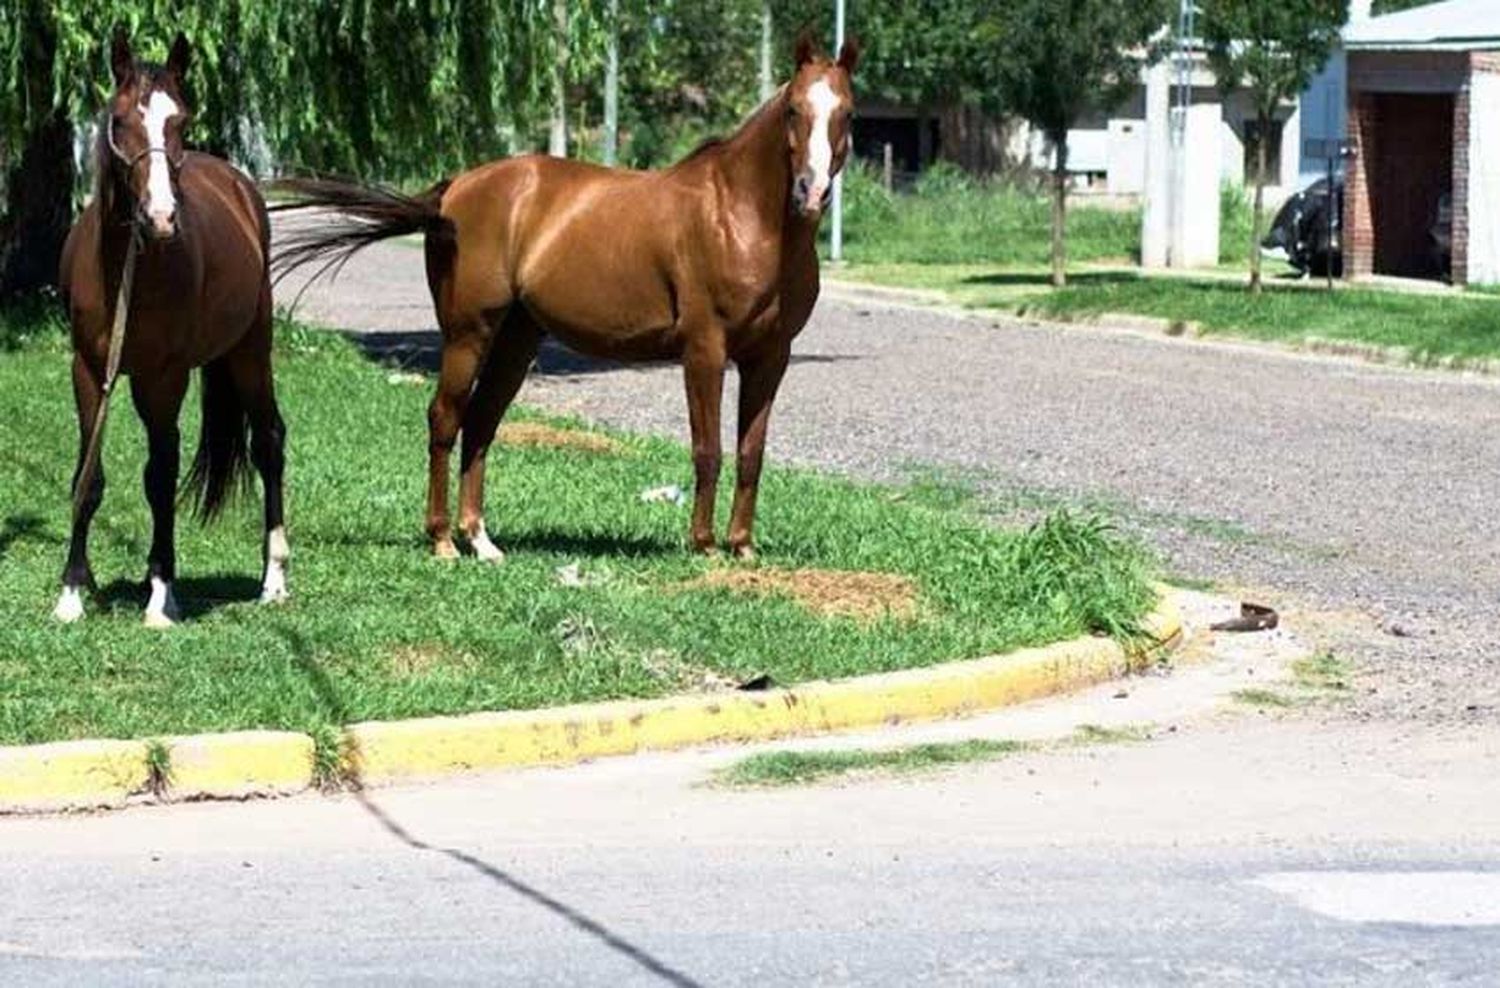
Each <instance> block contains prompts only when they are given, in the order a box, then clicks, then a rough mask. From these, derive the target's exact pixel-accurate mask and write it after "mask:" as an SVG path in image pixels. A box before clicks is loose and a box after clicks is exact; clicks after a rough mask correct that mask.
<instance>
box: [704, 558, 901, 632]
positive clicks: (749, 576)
mask: <svg viewBox="0 0 1500 988" xmlns="http://www.w3.org/2000/svg"><path fill="white" fill-rule="evenodd" d="M690 586H706V587H722V588H724V589H727V590H735V591H738V592H740V593H752V594H760V595H778V596H785V597H791V598H792V599H793V600H795V601H796V602H797V603H799V604H801V605H802V606H803V607H806V608H807V609H808V610H810V611H813V612H814V613H817V614H823V615H827V616H830V617H848V618H854V619H856V620H860V621H874V620H876V619H877V618H882V617H894V618H900V619H903V620H905V619H909V618H912V617H915V616H916V613H917V587H916V584H915V583H913V582H912V581H911V580H909V579H908V578H906V577H904V576H898V575H896V574H895V573H861V572H846V571H843V570H830V569H790V570H788V569H773V568H761V569H717V570H714V571H713V572H711V573H707V574H705V575H704V576H702V577H700V578H699V579H697V580H695V581H693V583H692V584H690Z"/></svg>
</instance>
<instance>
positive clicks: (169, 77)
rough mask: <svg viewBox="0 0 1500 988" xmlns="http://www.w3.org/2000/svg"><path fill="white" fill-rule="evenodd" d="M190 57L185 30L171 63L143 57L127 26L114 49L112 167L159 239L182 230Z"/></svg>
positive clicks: (109, 122)
mask: <svg viewBox="0 0 1500 988" xmlns="http://www.w3.org/2000/svg"><path fill="white" fill-rule="evenodd" d="M191 58H192V48H191V46H190V45H189V44H188V40H187V38H185V37H183V36H182V35H181V34H179V35H177V40H176V41H174V42H173V43H172V53H171V54H170V55H169V56H168V57H167V64H166V65H160V66H158V65H146V64H143V63H138V62H137V61H136V60H135V55H134V54H132V53H131V50H130V39H129V38H128V37H126V35H125V32H124V31H123V30H117V31H116V32H115V37H114V43H113V45H112V46H111V50H110V66H111V69H112V70H113V72H114V79H115V92H114V95H113V96H112V97H110V101H109V107H108V111H107V112H106V114H105V117H104V128H105V130H104V134H105V140H106V141H107V142H108V147H109V152H110V155H109V157H110V167H111V168H112V169H114V171H115V174H116V175H118V176H119V178H120V180H121V182H122V184H123V187H124V188H126V189H128V190H129V191H130V201H131V202H132V203H133V204H134V209H133V212H134V215H135V217H136V220H137V222H138V223H139V225H140V226H141V227H142V228H143V229H145V230H146V231H148V232H149V233H150V235H151V236H153V237H155V238H157V239H160V240H165V239H167V238H170V237H174V236H176V235H177V203H178V199H179V196H178V186H177V172H178V170H179V169H180V168H181V166H182V156H183V147H182V131H183V127H184V126H185V125H186V124H187V120H188V114H189V107H188V103H187V99H186V98H185V96H184V88H185V87H184V85H183V80H184V79H185V78H186V76H187V70H188V63H189V61H190V60H191Z"/></svg>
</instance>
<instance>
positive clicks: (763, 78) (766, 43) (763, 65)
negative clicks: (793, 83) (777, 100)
mask: <svg viewBox="0 0 1500 988" xmlns="http://www.w3.org/2000/svg"><path fill="white" fill-rule="evenodd" d="M771 26H772V25H771V0H760V101H761V102H762V103H764V102H765V101H766V100H768V99H770V98H771V94H772V93H774V92H775V91H776V83H775V81H774V80H773V79H772V78H771Z"/></svg>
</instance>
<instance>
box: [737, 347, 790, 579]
mask: <svg viewBox="0 0 1500 988" xmlns="http://www.w3.org/2000/svg"><path fill="white" fill-rule="evenodd" d="M790 354H791V351H790V349H789V347H787V346H778V347H776V348H775V349H774V350H773V351H771V352H770V353H768V354H764V355H761V356H758V357H756V358H754V359H746V360H742V361H740V362H739V368H740V422H739V449H738V456H737V462H736V465H735V478H734V480H735V483H734V509H733V510H732V511H731V512H730V516H729V551H730V552H732V553H734V554H735V555H736V556H738V557H739V558H740V559H753V558H754V557H755V548H754V535H753V532H754V528H755V500H756V497H757V495H758V494H759V492H760V468H761V462H762V460H763V458H764V456H765V451H766V430H767V428H768V427H769V425H770V421H771V405H772V403H774V402H775V401H776V390H777V388H779V387H780V386H781V379H782V377H783V375H785V374H786V365H787V361H788V359H789V357H790Z"/></svg>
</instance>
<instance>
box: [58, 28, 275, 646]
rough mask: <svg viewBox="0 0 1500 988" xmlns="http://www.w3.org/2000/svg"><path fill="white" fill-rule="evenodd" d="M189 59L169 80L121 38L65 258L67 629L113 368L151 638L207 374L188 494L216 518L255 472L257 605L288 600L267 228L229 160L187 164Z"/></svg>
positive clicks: (80, 584) (84, 550)
mask: <svg viewBox="0 0 1500 988" xmlns="http://www.w3.org/2000/svg"><path fill="white" fill-rule="evenodd" d="M190 58H191V50H190V47H189V45H188V42H187V39H186V38H184V37H183V36H181V35H178V37H177V40H176V41H175V43H174V44H173V45H172V50H171V55H170V57H169V58H168V59H167V63H166V65H164V66H155V65H146V64H140V63H137V62H136V60H135V58H134V56H133V55H132V54H131V51H130V42H129V40H128V39H127V38H126V37H125V35H124V34H123V33H121V32H117V33H116V35H115V38H114V44H113V47H112V51H111V66H112V69H113V73H114V83H115V91H114V95H113V96H111V97H110V100H109V104H108V107H107V109H106V110H105V112H104V114H103V117H102V118H101V124H100V128H99V130H100V134H99V139H98V142H97V145H96V147H95V164H96V166H97V167H96V171H97V177H96V185H95V192H94V197H93V200H92V201H91V202H90V204H89V205H88V207H87V208H86V209H85V210H84V211H83V214H82V215H81V216H80V217H79V218H78V222H77V223H76V224H74V226H73V230H72V232H71V233H70V234H69V235H68V240H67V244H66V246H65V247H64V248H63V258H62V272H61V274H62V286H63V294H64V297H65V298H66V299H67V302H68V312H69V316H70V319H71V322H72V328H73V393H74V397H75V398H76V400H77V404H78V429H79V452H78V467H77V470H76V472H75V474H74V477H73V487H74V511H73V533H72V539H71V544H70V546H69V549H68V564H67V568H66V570H65V571H64V572H63V581H62V582H63V589H62V595H61V597H60V598H59V599H58V602H57V608H56V610H55V611H54V614H55V616H56V617H57V618H58V620H61V621H76V620H78V619H79V618H80V617H82V616H83V591H84V589H85V588H86V587H91V586H92V585H93V572H92V570H91V568H90V566H89V559H88V534H89V525H90V523H91V522H92V521H93V517H94V513H95V511H97V510H98V508H99V503H100V501H101V499H102V498H103V495H104V470H103V466H102V464H99V463H98V462H97V456H96V454H97V441H98V438H97V437H96V433H98V432H100V431H101V430H102V428H103V416H102V415H101V414H100V413H101V410H102V408H103V406H104V405H106V404H107V402H108V399H109V389H110V387H111V386H112V384H113V379H112V378H113V371H114V369H115V366H114V365H115V363H116V360H117V361H118V369H119V371H120V372H121V373H124V374H128V375H129V377H130V395H131V398H132V400H133V402H134V404H135V409H136V412H137V413H138V414H139V415H140V417H141V420H142V422H143V423H144V424H145V427H146V443H147V459H146V471H145V488H146V500H147V502H148V503H149V504H150V506H151V517H152V524H153V529H154V531H153V534H152V539H151V550H150V554H149V556H148V558H147V578H148V580H149V582H150V589H151V596H150V600H149V602H148V603H147V605H146V619H145V620H146V624H147V625H150V626H152V627H166V626H169V625H171V624H172V623H173V622H174V621H176V620H177V619H178V616H179V615H178V609H177V603H176V600H175V598H174V595H173V592H172V581H173V579H174V578H175V570H176V548H175V545H174V532H173V530H174V525H175V517H174V515H175V512H174V508H175V501H176V493H177V475H178V466H179V450H178V446H179V436H178V429H177V414H178V411H179V410H180V409H181V407H182V400H183V397H184V395H185V394H186V393H187V387H188V378H189V376H190V375H191V372H192V371H193V369H194V368H197V367H202V368H203V424H202V434H201V438H200V440H199V446H198V453H197V457H196V459H195V461H194V463H193V467H192V472H191V475H190V477H189V486H190V488H191V489H193V490H194V491H195V492H196V493H197V495H198V507H199V511H200V514H202V515H203V516H204V517H205V518H212V517H213V516H214V515H215V514H216V513H217V512H218V510H219V508H220V507H221V506H222V505H223V504H224V502H225V499H226V498H227V497H228V495H229V494H230V493H232V491H233V489H234V487H235V486H236V484H237V483H238V482H240V481H242V480H244V478H245V469H246V460H247V459H249V460H252V461H253V462H254V464H255V466H256V468H257V469H258V470H259V472H260V476H261V480H262V482H263V483H264V486H265V511H266V514H265V531H266V536H265V571H264V583H263V586H262V599H263V600H267V601H276V600H281V599H283V598H285V596H286V592H287V591H286V574H285V566H286V560H287V551H288V550H287V542H286V534H285V531H284V530H283V526H282V491H281V483H282V479H281V478H282V464H283V458H282V447H283V443H284V440H285V429H284V427H283V425H282V421H281V416H280V414H279V413H278V411H277V408H276V397H275V392H274V389H273V387H272V382H271V283H270V276H269V267H268V262H269V258H270V223H269V220H268V218H267V216H266V208H265V203H264V201H263V200H262V199H261V197H260V194H259V192H257V190H256V188H255V186H254V184H253V183H252V182H251V181H250V180H249V179H248V178H246V177H245V176H244V175H242V174H240V173H239V172H238V171H236V170H235V169H234V168H233V167H231V166H230V165H229V164H228V163H226V162H224V161H222V160H220V159H218V158H214V157H211V156H209V155H205V154H197V153H194V152H189V151H184V149H183V145H182V134H183V128H184V127H185V125H186V123H187V120H188V116H189V113H190V107H189V103H188V100H187V98H186V95H185V93H184V86H183V79H184V77H185V75H186V72H187V68H188V62H189V59H190ZM132 276H133V277H132ZM122 282H123V289H122ZM122 301H123V302H124V305H123V314H121V315H120V316H119V318H116V316H117V313H116V308H117V307H120V306H121V302H122ZM122 333H123V336H121V334H122ZM112 340H114V341H115V343H116V346H118V347H119V349H118V351H116V352H112V350H111V342H112ZM112 358H113V359H112ZM247 431H248V433H249V444H248V448H247V443H246V433H247Z"/></svg>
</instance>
